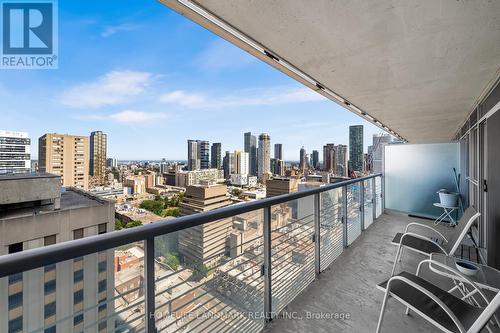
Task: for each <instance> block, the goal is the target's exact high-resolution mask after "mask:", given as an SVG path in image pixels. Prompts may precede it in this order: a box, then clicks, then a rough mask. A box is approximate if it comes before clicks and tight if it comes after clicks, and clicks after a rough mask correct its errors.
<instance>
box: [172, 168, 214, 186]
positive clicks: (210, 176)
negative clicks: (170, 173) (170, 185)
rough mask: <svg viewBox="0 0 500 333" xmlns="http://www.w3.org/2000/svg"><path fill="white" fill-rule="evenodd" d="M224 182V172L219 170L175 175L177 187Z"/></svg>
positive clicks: (183, 172) (186, 172) (185, 172)
mask: <svg viewBox="0 0 500 333" xmlns="http://www.w3.org/2000/svg"><path fill="white" fill-rule="evenodd" d="M223 181H224V171H223V170H218V169H203V170H193V171H178V172H177V173H176V174H175V186H178V187H188V186H193V185H199V184H201V183H202V182H211V183H214V184H216V183H221V182H223Z"/></svg>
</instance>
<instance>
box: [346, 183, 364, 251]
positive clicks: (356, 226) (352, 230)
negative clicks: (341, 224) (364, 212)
mask: <svg viewBox="0 0 500 333" xmlns="http://www.w3.org/2000/svg"><path fill="white" fill-rule="evenodd" d="M360 207H361V188H360V185H359V183H356V184H351V185H347V244H348V245H350V244H352V242H354V240H355V239H356V238H358V237H359V235H361V212H360Z"/></svg>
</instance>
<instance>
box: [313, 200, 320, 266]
mask: <svg viewBox="0 0 500 333" xmlns="http://www.w3.org/2000/svg"><path fill="white" fill-rule="evenodd" d="M320 213H321V212H320V194H319V193H316V194H315V195H314V267H315V270H316V275H318V274H319V273H321V253H320V246H321V229H320V228H321V224H320Z"/></svg>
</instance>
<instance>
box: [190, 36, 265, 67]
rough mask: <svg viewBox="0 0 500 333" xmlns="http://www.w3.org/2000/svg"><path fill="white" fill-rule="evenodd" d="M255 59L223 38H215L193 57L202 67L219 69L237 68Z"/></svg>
mask: <svg viewBox="0 0 500 333" xmlns="http://www.w3.org/2000/svg"><path fill="white" fill-rule="evenodd" d="M255 60H256V58H255V57H253V56H252V55H250V54H248V53H247V52H245V51H243V50H241V49H240V48H238V47H236V46H234V45H233V44H231V43H229V42H227V41H225V40H221V39H217V40H216V41H214V42H213V43H211V44H210V45H209V46H208V47H207V48H206V49H205V50H204V51H202V52H201V53H200V54H199V55H198V57H197V58H196V59H195V63H196V65H198V66H199V67H201V68H202V69H208V70H219V69H225V68H239V67H242V66H246V65H248V64H250V63H252V62H254V61H255Z"/></svg>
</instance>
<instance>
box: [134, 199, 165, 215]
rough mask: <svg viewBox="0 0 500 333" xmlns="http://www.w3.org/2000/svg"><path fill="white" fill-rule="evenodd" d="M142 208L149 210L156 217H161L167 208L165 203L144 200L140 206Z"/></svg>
mask: <svg viewBox="0 0 500 333" xmlns="http://www.w3.org/2000/svg"><path fill="white" fill-rule="evenodd" d="M139 207H140V208H142V209H145V210H148V211H150V212H152V213H155V214H156V215H161V212H162V210H163V208H164V207H165V205H164V203H163V201H158V200H144V201H143V202H141V204H140V205H139Z"/></svg>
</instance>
